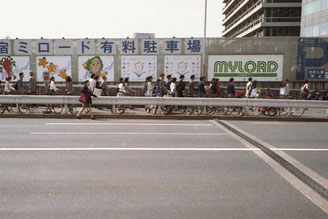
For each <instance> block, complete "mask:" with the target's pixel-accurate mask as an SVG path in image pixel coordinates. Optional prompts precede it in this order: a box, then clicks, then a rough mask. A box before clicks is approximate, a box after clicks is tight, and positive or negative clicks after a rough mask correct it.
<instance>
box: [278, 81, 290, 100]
mask: <svg viewBox="0 0 328 219" xmlns="http://www.w3.org/2000/svg"><path fill="white" fill-rule="evenodd" d="M289 91H290V87H289V81H288V79H287V80H286V82H283V83H282V84H281V86H280V96H281V98H284V99H285V98H287V97H288V96H289Z"/></svg>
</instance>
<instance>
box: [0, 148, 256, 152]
mask: <svg viewBox="0 0 328 219" xmlns="http://www.w3.org/2000/svg"><path fill="white" fill-rule="evenodd" d="M254 150H255V151H257V150H260V149H258V148H0V151H254Z"/></svg>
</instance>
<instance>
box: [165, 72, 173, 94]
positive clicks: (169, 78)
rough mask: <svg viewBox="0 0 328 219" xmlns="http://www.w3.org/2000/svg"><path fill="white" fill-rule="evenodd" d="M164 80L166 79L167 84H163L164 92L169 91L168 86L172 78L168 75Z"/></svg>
mask: <svg viewBox="0 0 328 219" xmlns="http://www.w3.org/2000/svg"><path fill="white" fill-rule="evenodd" d="M166 79H167V82H166V84H165V88H166V90H168V91H170V89H171V88H170V85H171V81H172V76H171V75H168V76H166Z"/></svg>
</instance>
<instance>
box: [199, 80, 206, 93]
mask: <svg viewBox="0 0 328 219" xmlns="http://www.w3.org/2000/svg"><path fill="white" fill-rule="evenodd" d="M205 80H206V77H200V81H199V83H198V96H199V97H205V94H206V91H205Z"/></svg>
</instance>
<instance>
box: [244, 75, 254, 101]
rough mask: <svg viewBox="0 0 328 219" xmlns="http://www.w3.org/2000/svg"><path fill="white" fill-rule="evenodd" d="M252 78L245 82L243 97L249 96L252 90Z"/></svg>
mask: <svg viewBox="0 0 328 219" xmlns="http://www.w3.org/2000/svg"><path fill="white" fill-rule="evenodd" d="M252 81H253V78H248V82H247V84H246V94H245V97H249V95H250V94H251V91H252V86H253V82H252Z"/></svg>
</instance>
